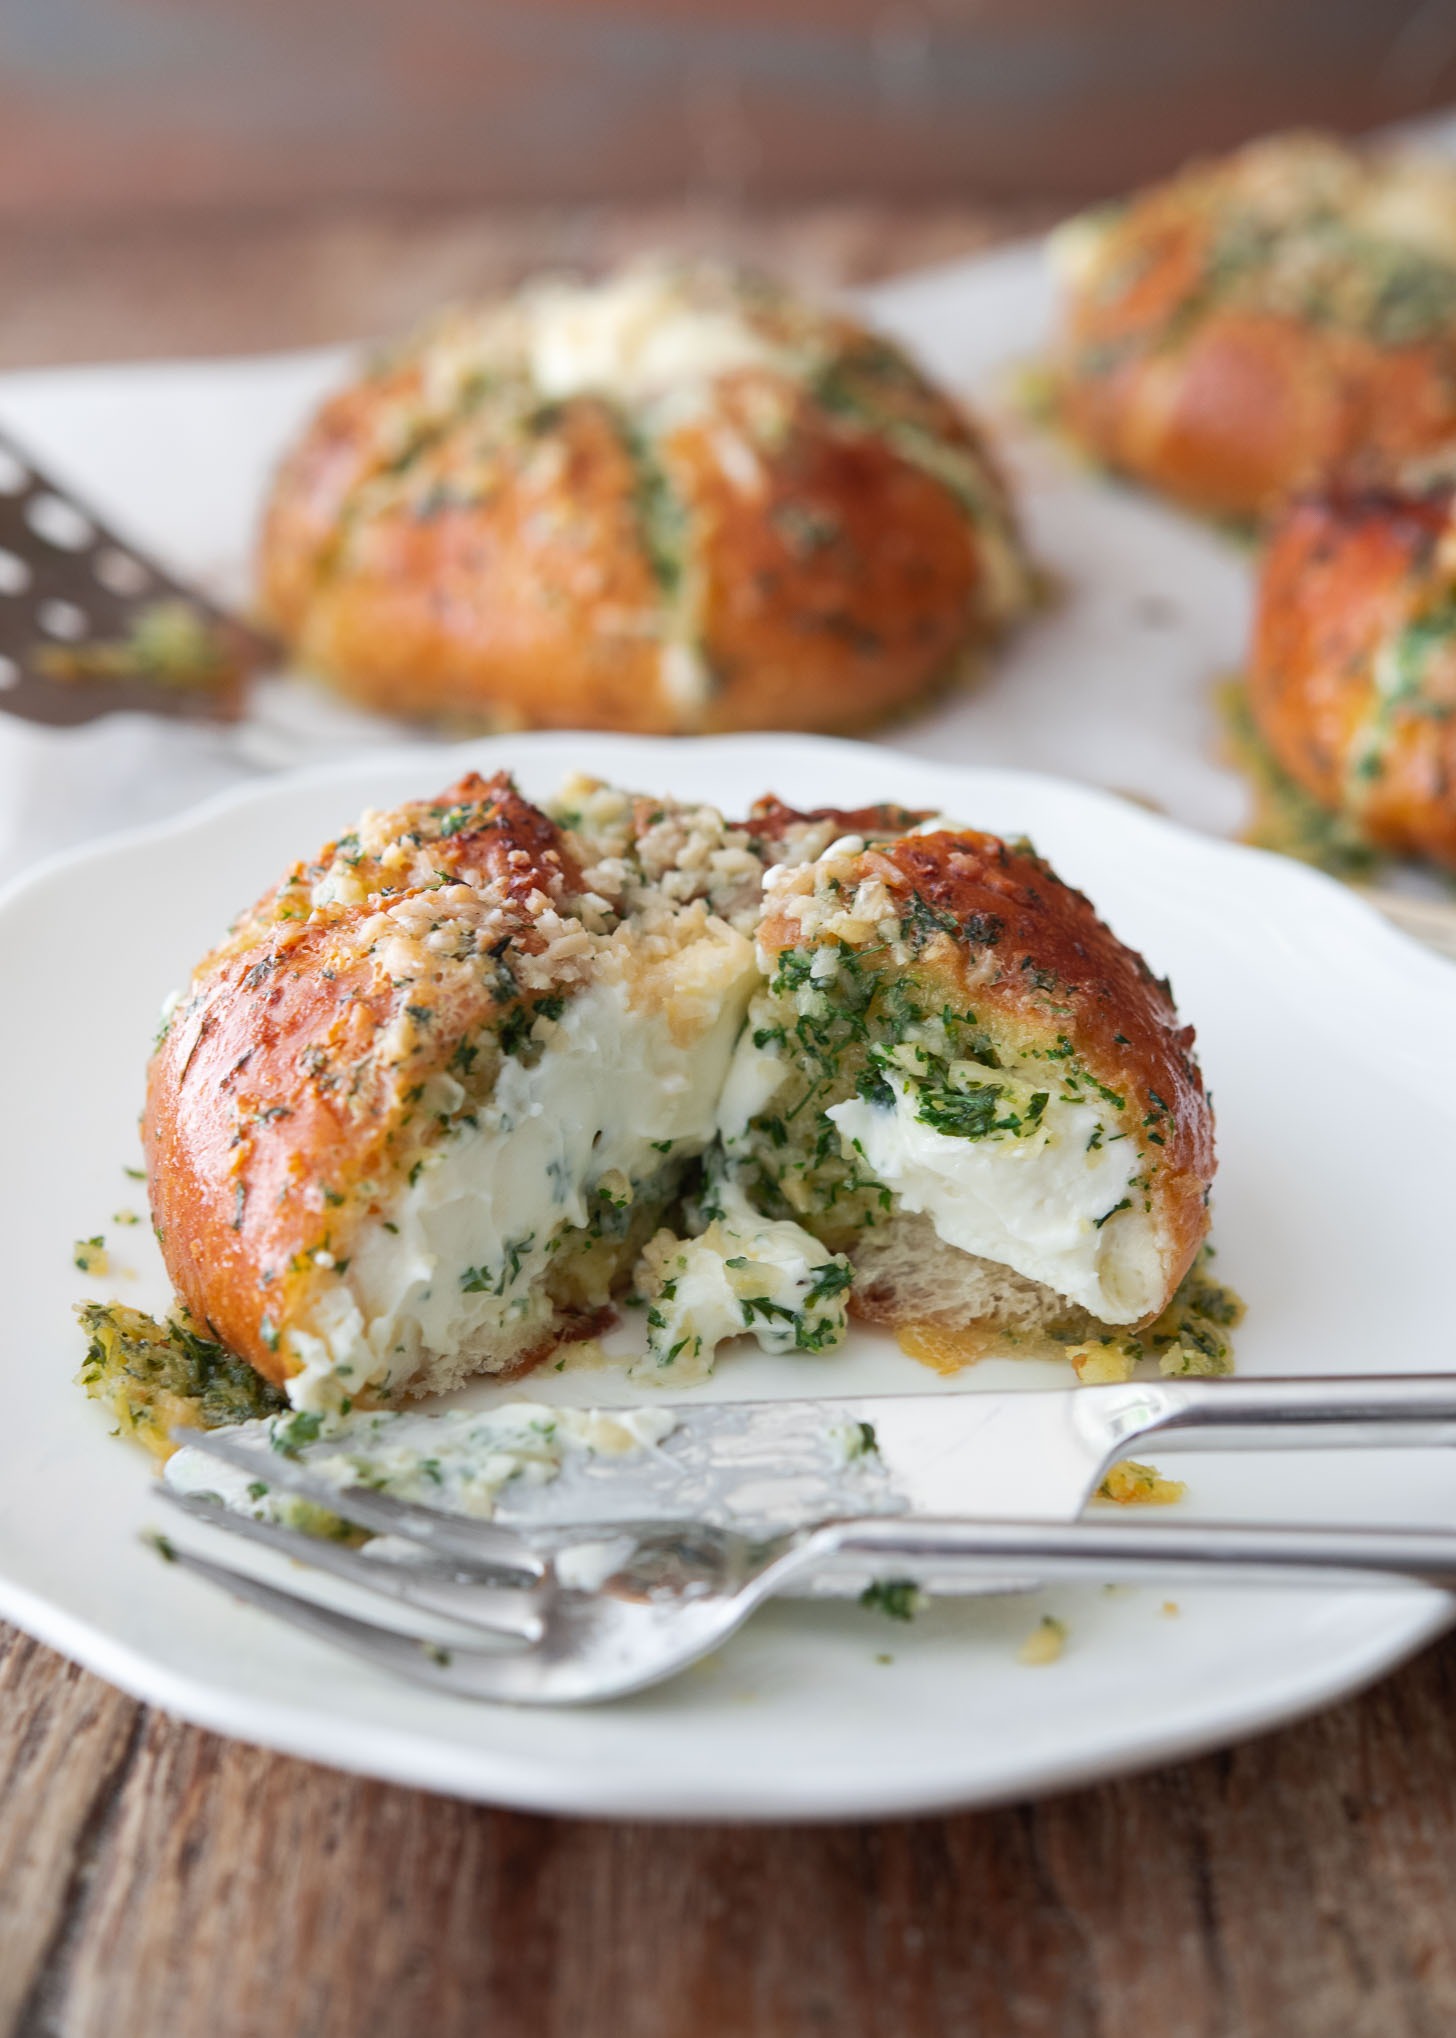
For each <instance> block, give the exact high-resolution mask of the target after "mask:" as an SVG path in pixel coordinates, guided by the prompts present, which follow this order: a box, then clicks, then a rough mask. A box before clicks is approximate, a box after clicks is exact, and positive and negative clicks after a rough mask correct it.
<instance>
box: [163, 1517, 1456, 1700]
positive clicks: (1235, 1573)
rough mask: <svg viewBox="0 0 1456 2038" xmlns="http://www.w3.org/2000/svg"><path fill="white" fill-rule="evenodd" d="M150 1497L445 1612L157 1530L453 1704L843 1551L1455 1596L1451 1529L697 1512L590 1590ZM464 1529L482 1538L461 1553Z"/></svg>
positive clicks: (630, 1546)
mask: <svg viewBox="0 0 1456 2038" xmlns="http://www.w3.org/2000/svg"><path fill="white" fill-rule="evenodd" d="M161 1490H162V1492H163V1493H164V1495H165V1497H166V1498H167V1499H168V1500H169V1501H170V1502H171V1504H172V1505H173V1506H175V1507H178V1508H180V1509H181V1510H182V1511H183V1512H184V1513H185V1514H187V1515H188V1516H189V1517H190V1518H191V1519H192V1520H194V1521H205V1522H208V1523H210V1524H211V1525H213V1526H215V1527H218V1528H222V1529H225V1530H227V1531H228V1532H229V1533H231V1534H235V1535H242V1536H245V1537H247V1538H249V1539H251V1540H254V1541H257V1542H261V1543H263V1544H265V1545H266V1546H267V1547H269V1548H270V1549H272V1550H275V1551H278V1552H281V1553H282V1554H284V1555H287V1556H290V1557H294V1558H296V1559H298V1560H299V1561H301V1562H302V1563H305V1564H308V1565H311V1566H313V1567H315V1568H321V1569H327V1570H329V1571H331V1572H332V1573H334V1574H335V1575H336V1576H339V1577H342V1578H344V1579H346V1580H347V1581H348V1582H349V1583H350V1584H351V1585H355V1586H359V1585H362V1586H365V1587H366V1588H367V1589H368V1590H370V1591H372V1592H375V1593H384V1594H386V1595H388V1596H389V1597H391V1598H393V1599H394V1600H395V1601H396V1602H397V1603H400V1604H403V1605H404V1606H405V1607H406V1608H408V1609H410V1610H412V1611H421V1612H424V1613H426V1614H428V1615H432V1616H443V1617H445V1618H446V1619H448V1620H449V1621H450V1622H451V1623H452V1624H453V1627H454V1630H455V1632H454V1633H453V1634H452V1635H451V1637H450V1638H448V1639H446V1638H443V1637H442V1635H441V1633H440V1631H439V1625H438V1621H435V1622H434V1623H433V1624H432V1631H430V1632H424V1633H422V1632H420V1631H419V1629H418V1627H417V1626H413V1625H405V1626H401V1627H395V1626H386V1625H384V1624H382V1623H380V1622H377V1621H374V1620H370V1619H366V1618H364V1617H363V1616H361V1615H359V1614H356V1613H349V1612H345V1611H343V1610H341V1609H339V1608H337V1607H334V1606H327V1605H324V1604H321V1603H320V1602H319V1601H317V1600H315V1599H311V1598H309V1597H307V1596H305V1595H304V1594H302V1593H299V1592H295V1591H292V1590H290V1589H288V1588H286V1587H283V1586H281V1585H278V1584H275V1583H271V1582H268V1581H265V1580H263V1579H261V1578H258V1577H255V1576H253V1575H251V1574H250V1573H247V1572H244V1571H239V1570H236V1569H234V1568H233V1567H232V1566H231V1565H227V1564H222V1563H219V1562H217V1561H216V1560H215V1559H213V1558H210V1557H205V1556H202V1555H200V1554H198V1553H197V1552H196V1551H192V1550H185V1549H180V1548H176V1547H174V1546H173V1545H171V1544H170V1543H167V1542H165V1541H163V1543H162V1548H163V1554H164V1555H166V1556H168V1557H169V1558H170V1559H171V1560H172V1561H173V1562H175V1563H177V1564H180V1565H181V1566H183V1567H184V1568H185V1569H186V1570H188V1571H191V1572H193V1573H194V1574H195V1575H196V1576H198V1577H200V1578H204V1579H206V1580H208V1581H209V1582H210V1583H211V1584H213V1585H216V1586H220V1587H221V1588H222V1589H223V1590H225V1591H228V1592H231V1593H233V1594H234V1595H236V1596H237V1597H238V1598H240V1599H243V1600H246V1601H247V1602H249V1603H250V1604H251V1605H253V1606H255V1607H259V1608H261V1609H262V1610H263V1611H265V1612H268V1613H272V1614H276V1615H277V1616H279V1618H281V1619H282V1620H284V1621H287V1622H288V1623H289V1624H290V1625H291V1626H293V1627H296V1628H299V1629H301V1630H302V1631H303V1632H304V1633H305V1634H309V1635H312V1636H314V1637H316V1638H317V1639H319V1640H321V1641H326V1642H331V1643H334V1644H336V1645H338V1646H341V1647H343V1648H345V1649H348V1650H350V1651H352V1652H353V1653H354V1654H355V1655H357V1656H361V1657H363V1658H364V1660H365V1661H366V1662H368V1663H370V1664H372V1665H373V1666H374V1667H375V1668H376V1669H380V1670H384V1671H388V1672H392V1673H394V1674H395V1675H398V1676H403V1677H406V1678H409V1679H412V1680H413V1681H414V1682H416V1683H420V1684H425V1685H429V1686H431V1687H432V1688H433V1689H435V1690H437V1691H442V1692H447V1693H449V1694H451V1695H452V1696H455V1697H459V1698H471V1699H488V1700H495V1701H499V1702H504V1703H507V1704H513V1705H585V1704H591V1703H595V1702H598V1701H600V1700H603V1699H613V1698H623V1697H626V1696H627V1695H628V1694H630V1693H632V1692H635V1691H642V1690H644V1689H646V1688H647V1687H648V1686H650V1685H654V1684H660V1683H662V1682H664V1681H665V1680H666V1679H668V1678H670V1677H674V1676H676V1675H677V1674H678V1672H679V1671H682V1670H685V1669H687V1668H688V1666H689V1665H690V1664H692V1663H695V1662H697V1661H698V1660H699V1659H700V1658H701V1657H703V1656H706V1655H708V1654H709V1653H710V1652H711V1651H712V1650H714V1649H716V1648H718V1647H719V1646H720V1645H721V1644H722V1643H723V1642H725V1641H727V1639H728V1638H729V1636H730V1635H732V1634H733V1633H734V1632H735V1631H736V1630H737V1629H738V1628H740V1627H742V1625H743V1623H744V1622H745V1621H746V1620H747V1619H748V1618H749V1616H750V1615H751V1614H752V1613H753V1612H755V1611H756V1609H757V1608H759V1607H761V1606H762V1605H763V1604H764V1603H765V1601H767V1600H769V1599H771V1598H773V1597H774V1596H775V1595H777V1594H779V1593H782V1592H784V1591H785V1590H787V1589H788V1588H789V1587H790V1586H792V1585H793V1584H795V1583H796V1582H798V1581H800V1580H802V1579H803V1578H805V1577H806V1576H809V1575H811V1574H812V1573H813V1572H815V1571H816V1570H819V1569H821V1568H823V1567H825V1566H830V1565H834V1564H839V1563H843V1562H844V1561H846V1560H849V1561H852V1562H854V1563H858V1564H865V1565H868V1566H870V1567H872V1568H873V1569H874V1570H875V1571H877V1572H878V1573H879V1574H880V1575H881V1576H882V1577H884V1578H886V1579H887V1580H888V1581H889V1582H888V1583H887V1584H886V1585H884V1586H882V1587H881V1588H880V1590H881V1594H882V1595H883V1594H887V1593H889V1592H890V1591H892V1590H894V1589H895V1588H896V1586H897V1585H898V1589H899V1590H901V1591H903V1592H905V1593H907V1594H908V1593H910V1592H913V1589H914V1588H913V1586H912V1585H910V1583H909V1580H908V1579H906V1580H903V1581H897V1580H896V1579H895V1571H896V1567H900V1568H902V1569H903V1570H904V1571H905V1572H907V1573H908V1574H909V1576H910V1577H911V1578H913V1577H914V1576H916V1575H924V1574H925V1573H926V1572H927V1571H933V1572H934V1573H936V1574H941V1573H947V1572H955V1573H957V1574H959V1575H961V1576H963V1577H964V1578H966V1579H968V1580H979V1581H982V1582H983V1586H984V1589H985V1590H987V1591H998V1590H1004V1589H1006V1580H1007V1578H1008V1576H1010V1577H1016V1576H1018V1575H1021V1576H1025V1575H1034V1576H1035V1578H1036V1580H1037V1582H1038V1583H1045V1582H1048V1581H1050V1580H1053V1579H1080V1580H1083V1581H1084V1582H1085V1581H1088V1580H1096V1581H1098V1582H1111V1581H1113V1580H1119V1579H1127V1580H1147V1579H1148V1578H1150V1577H1156V1578H1159V1579H1165V1580H1173V1579H1182V1580H1192V1581H1195V1582H1212V1581H1228V1580H1230V1579H1235V1580H1239V1581H1253V1580H1257V1581H1259V1582H1267V1583H1283V1584H1288V1583H1304V1584H1308V1583H1310V1582H1311V1581H1321V1580H1323V1581H1327V1582H1332V1583H1340V1584H1346V1585H1348V1584H1349V1583H1350V1582H1351V1581H1352V1580H1361V1579H1369V1578H1372V1577H1376V1578H1385V1579H1395V1580H1405V1581H1408V1582H1416V1583H1421V1584H1426V1585H1432V1586H1437V1587H1439V1588H1440V1589H1442V1590H1443V1591H1446V1592H1451V1591H1453V1590H1456V1532H1450V1531H1441V1530H1437V1531H1419V1530H1397V1529H1340V1528H1265V1527H1257V1528H1256V1527H1245V1526H1243V1525H1220V1526H1207V1525H1204V1524H1201V1523H1200V1524H1190V1523H1171V1524H1161V1523H1159V1524H1144V1523H1140V1522H1139V1523H1112V1522H1109V1523H1101V1522H1079V1523H1074V1524H1071V1525H1068V1524H1066V1523H1063V1522H1005V1521H997V1522H974V1521H960V1520H935V1519H926V1518H919V1519H915V1520H907V1519H905V1518H903V1517H897V1516H891V1517H883V1516H881V1517H870V1518H865V1519H857V1520H846V1521H829V1522H820V1523H817V1524H815V1525H813V1526H810V1527H807V1528H802V1529H796V1530H794V1531H792V1532H790V1533H788V1534H785V1535H780V1536H775V1537H770V1538H754V1537H751V1536H749V1535H745V1534H744V1533H742V1532H741V1531H738V1530H734V1529H726V1528H716V1527H712V1526H709V1525H706V1524H703V1523H692V1522H689V1523H681V1524H674V1525H668V1526H664V1525H662V1524H660V1523H658V1524H651V1525H644V1527H643V1528H642V1529H641V1530H640V1531H636V1530H631V1529H627V1528H625V1527H624V1528H623V1530H622V1531H621V1533H620V1536H619V1539H618V1544H617V1547H618V1549H619V1551H620V1552H621V1556H620V1561H617V1562H615V1563H609V1564H608V1565H606V1566H605V1567H604V1568H605V1570H606V1575H605V1576H604V1577H602V1578H601V1579H600V1582H598V1583H596V1584H595V1585H593V1586H592V1587H591V1588H590V1589H587V1588H584V1587H583V1586H581V1585H573V1584H570V1583H568V1582H566V1580H565V1579H564V1578H563V1575H562V1570H561V1568H560V1561H559V1560H557V1561H553V1560H549V1559H542V1558H541V1557H540V1556H538V1555H537V1554H536V1553H534V1552H533V1551H531V1550H530V1549H529V1548H528V1546H527V1545H526V1544H525V1543H524V1542H517V1539H515V1538H514V1537H512V1536H511V1535H510V1534H509V1532H507V1531H502V1530H501V1529H500V1528H499V1527H497V1526H496V1525H494V1524H486V1523H478V1524H477V1523H471V1522H468V1521H462V1519H461V1518H459V1517H447V1516H440V1517H439V1520H441V1521H449V1522H451V1524H452V1549H451V1552H450V1554H449V1555H442V1554H440V1551H439V1545H438V1540H437V1538H436V1537H435V1536H434V1533H433V1529H431V1544H432V1547H431V1548H429V1549H424V1548H422V1547H421V1546H420V1545H419V1544H414V1545H413V1547H414V1549H415V1550H416V1552H418V1561H416V1562H411V1563H394V1562H387V1561H385V1560H384V1558H383V1557H375V1558H369V1557H366V1556H364V1555H363V1554H362V1553H361V1552H359V1551H358V1550H353V1549H349V1548H347V1547H345V1546H344V1545H342V1544H336V1543H327V1542H322V1541H320V1539H319V1538H317V1537H315V1536H312V1535H305V1534H302V1533H300V1532H298V1531H297V1530H294V1529H290V1528H287V1527H284V1526H282V1525H280V1524H277V1523H273V1522H260V1521H256V1520H254V1519H252V1518H251V1517H248V1516H244V1515H240V1514H237V1513H235V1512H233V1511H232V1510H231V1509H229V1508H227V1506H226V1505H225V1503H223V1502H221V1501H220V1500H217V1499H207V1498H204V1497H202V1496H199V1495H195V1494H193V1495H185V1494H178V1493H173V1492H170V1491H169V1490H168V1489H166V1488H163V1489H161ZM374 1497H375V1498H380V1496H374ZM395 1509H398V1510H399V1513H398V1515H396V1516H395V1517H394V1519H393V1522H392V1526H391V1531H390V1532H391V1533H393V1534H396V1535H398V1534H401V1533H405V1534H406V1535H408V1530H407V1528H406V1517H408V1516H420V1515H423V1516H429V1515H431V1514H432V1513H433V1510H431V1509H428V1508H417V1507H414V1506H413V1505H412V1504H411V1503H406V1502H397V1501H392V1500H388V1501H386V1502H385V1511H386V1513H387V1514H388V1513H391V1512H392V1511H393V1510H395ZM416 1526H419V1524H418V1523H416ZM475 1535H478V1536H480V1538H481V1540H480V1541H479V1542H478V1543H475V1544H474V1549H475V1552H476V1554H475V1555H474V1556H473V1557H472V1556H471V1555H470V1551H471V1548H472V1538H473V1536H475ZM512 1544H515V1545H516V1546H515V1547H514V1548H512Z"/></svg>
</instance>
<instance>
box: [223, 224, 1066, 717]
mask: <svg viewBox="0 0 1456 2038" xmlns="http://www.w3.org/2000/svg"><path fill="white" fill-rule="evenodd" d="M259 576H260V585H261V593H262V599H263V603H264V607H265V608H266V610H267V612H268V614H269V616H270V617H271V619H272V621H273V622H274V624H275V625H276V626H277V627H278V629H279V630H280V631H281V632H282V633H283V634H284V635H285V636H286V637H287V638H289V639H290V640H291V641H292V642H294V643H295V644H296V645H297V646H298V648H299V650H300V653H301V655H302V656H303V658H304V660H305V661H306V662H308V663H310V664H313V665H315V666H316V667H318V668H319V669H320V670H321V671H323V672H324V673H325V674H328V675H331V676H332V677H333V678H334V679H335V680H336V681H337V683H338V684H340V685H341V686H343V687H344V688H345V689H346V690H348V691H351V692H353V693H355V694H357V695H359V696H361V697H363V698H365V699H367V700H369V701H371V702H372V703H375V704H377V705H379V706H382V707H385V708H389V709H393V710H394V711H396V712H399V713H404V714H412V715H423V716H435V717H440V716H444V717H447V718H448V717H451V716H453V717H456V718H462V717H470V716H471V715H474V716H475V717H476V718H477V719H479V718H480V717H482V716H489V715H492V714H494V715H498V716H501V717H503V718H504V719H505V720H506V721H507V722H509V723H513V724H515V725H521V724H524V723H530V724H542V725H548V726H558V727H613V728H623V729H634V730H642V731H674V730H679V729H721V728H736V727H766V728H770V727H797V728H853V727H857V726H861V725H863V724H865V723H867V722H869V721H872V720H873V719H875V717H877V716H881V715H883V714H885V713H887V712H889V711H890V710H892V709H893V708H895V707H897V706H899V705H901V704H902V703H904V702H906V701H909V700H910V699H912V698H914V697H915V696H916V695H917V694H919V693H921V692H923V691H924V690H925V689H926V688H927V687H929V686H931V685H933V684H935V683H937V682H939V681H942V680H944V679H946V678H947V677H949V676H951V675H952V673H953V670H954V668H955V667H956V666H957V664H958V662H959V661H961V660H962V658H963V656H964V654H965V653H966V651H967V649H968V648H969V647H970V646H972V645H974V644H976V643H979V642H982V641H984V640H985V639H986V638H987V637H988V635H990V634H993V633H994V632H995V631H996V630H997V629H999V628H1000V627H1001V626H1002V625H1003V624H1005V623H1006V622H1008V621H1010V620H1011V619H1012V618H1013V617H1014V616H1015V615H1016V614H1018V613H1019V612H1020V611H1021V610H1022V609H1024V608H1025V607H1026V605H1027V603H1028V601H1029V599H1030V598H1031V595H1032V592H1033V578H1032V575H1031V573H1030V569H1029V567H1028V564H1027V561H1026V557H1025V553H1024V551H1023V548H1022V545H1021V541H1020V538H1019V536H1018V534H1017V530H1016V525H1015V521H1014V517H1013V515H1012V511H1011V508H1010V504H1009V500H1008V497H1007V493H1006V490H1005V487H1004V485H1003V483H1002V480H1001V478H1000V475H999V473H998V472H997V470H996V467H995V465H994V462H993V461H992V459H991V456H990V454H989V453H988V451H987V450H986V448H985V446H984V445H983V444H982V442H981V439H980V437H979V434H978V433H977V431H976V429H975V427H974V426H973V425H972V424H971V423H970V421H969V420H968V419H967V418H966V417H965V416H964V415H963V414H962V413H961V412H960V410H959V409H958V408H957V407H956V406H955V405H954V404H953V403H951V402H950V401H949V400H948V399H947V398H946V397H944V396H942V395H941V394H940V393H939V392H938V391H937V390H936V389H935V388H934V387H933V386H932V385H931V384H930V383H929V382H928V381H927V380H926V379H925V378H924V376H922V375H921V374H920V373H919V372H918V370H917V369H916V368H915V367H914V366H913V365H912V364H911V363H910V361H909V360H908V359H907V358H906V357H905V356H904V355H903V354H902V353H901V352H900V350H899V349H898V348H896V347H895V346H894V345H893V344H892V343H890V342H889V341H886V340H883V339H880V338H878V337H877V336H875V335H872V334H870V333H869V332H867V331H866V330H865V329H864V328H863V327H861V326H859V325H858V324H857V323H856V322H854V321H853V320H850V319H847V318H844V317H842V316H839V315H837V314H834V313H831V312H827V311H821V310H818V309H815V308H813V307H810V306H808V305H805V304H804V303H802V302H801V301H800V300H799V299H797V298H795V297H794V296H793V295H792V294H791V293H789V292H788V291H786V290H784V289H782V288H780V287H779V286H777V285H774V284H772V283H769V282H767V281H766V280H764V279H762V278H758V277H751V276H742V275H738V274H736V273H735V272H732V271H729V270H725V269H722V268H719V267H717V266H715V265H711V264H678V265H647V266H644V267H642V268H639V269H637V270H629V271H627V272H626V273H624V274H623V275H622V276H620V277H618V278H615V279H611V280H609V281H608V282H606V283H603V284H600V285H569V284H540V283H538V284H536V285H535V286H532V287H529V288H527V289H525V290H523V291H521V292H519V293H517V295H516V296H515V297H513V298H508V299H506V300H504V301H503V302H501V303H500V304H497V305H494V306H490V307H486V308H484V309H482V310H476V311H457V312H454V313H450V314H447V315H445V316H444V317H442V318H440V319H438V320H436V321H435V322H434V323H433V324H432V325H431V326H430V327H428V328H427V329H426V330H425V331H424V332H422V333H421V334H419V335H418V336H416V337H415V338H413V339H412V340H410V341H408V342H406V343H405V344H404V345H403V346H402V347H401V348H400V349H398V350H397V351H396V352H394V353H393V354H391V355H390V356H388V357H387V358H386V359H385V360H384V361H382V362H381V363H379V364H378V365H377V366H376V367H374V368H373V369H371V370H370V371H368V372H366V374H365V375H364V376H363V377H361V378H360V379H359V380H358V381H356V382H355V383H353V384H352V385H350V386H349V387H348V388H346V389H344V390H343V391H341V392H340V393H339V394H338V395H336V396H335V397H333V398H331V399H330V400H329V401H328V402H327V403H326V404H325V405H324V406H323V408H322V409H321V410H320V411H319V413H318V414H317V416H316V417H315V419H314V420H313V422H312V423H311V424H310V425H309V427H308V428H307V430H306V431H305V433H304V435H303V437H302V438H301V439H300V440H299V442H298V444H297V445H296V446H295V447H294V449H293V450H292V452H291V453H290V454H289V455H288V457H287V459H286V460H285V462H284V464H283V467H282V468H281V470H280V472H279V475H278V478H277V482H276V484H275V487H274V491H273V495H272V499H271V502H270V504H269V508H268V512H267V516H266V520H265V525H264V529H263V533H262V539H261V546H260V555H259Z"/></svg>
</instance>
